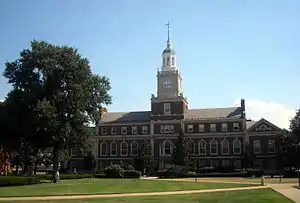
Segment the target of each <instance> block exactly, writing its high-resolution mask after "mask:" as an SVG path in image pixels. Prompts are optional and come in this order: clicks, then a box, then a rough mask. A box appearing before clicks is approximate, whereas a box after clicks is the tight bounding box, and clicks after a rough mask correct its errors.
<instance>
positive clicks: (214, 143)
mask: <svg viewBox="0 0 300 203" xmlns="http://www.w3.org/2000/svg"><path fill="white" fill-rule="evenodd" d="M210 154H211V155H216V154H218V142H217V140H215V139H213V140H211V141H210Z"/></svg>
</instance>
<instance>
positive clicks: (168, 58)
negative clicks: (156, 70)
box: [167, 57, 170, 66]
mask: <svg viewBox="0 0 300 203" xmlns="http://www.w3.org/2000/svg"><path fill="white" fill-rule="evenodd" d="M169 65H170V57H167V66H169Z"/></svg>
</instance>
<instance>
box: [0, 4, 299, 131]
mask: <svg viewBox="0 0 300 203" xmlns="http://www.w3.org/2000/svg"><path fill="white" fill-rule="evenodd" d="M167 21H170V23H171V39H172V42H173V47H174V48H175V50H176V52H177V61H178V64H179V69H180V70H181V72H182V75H183V91H184V95H185V96H187V97H188V100H189V103H190V104H189V108H208V107H225V106H232V105H233V104H234V102H235V101H236V100H237V99H239V98H245V99H246V104H248V103H247V101H249V103H250V104H251V102H252V104H253V106H254V103H255V102H256V104H255V105H258V104H257V103H259V102H261V103H263V104H265V105H266V107H270V105H272V104H275V106H276V105H277V107H278V105H279V106H280V108H279V107H278V108H279V109H281V110H278V108H277V110H276V108H275V109H272V110H269V114H273V117H274V118H271V117H270V116H269V117H270V118H269V119H271V121H272V119H273V120H274V119H276V117H278V116H279V115H278V114H279V113H278V112H276V111H291V110H293V109H295V108H299V103H300V95H299V94H293V92H298V91H299V89H300V68H299V64H300V57H299V56H300V38H299V36H300V23H299V22H300V1H297V0H287V1H281V0H264V1H261V0H244V1H240V0H226V1H224V0H214V1H211V0H198V1H196V0H195V1H180V0H164V1H160V0H152V1H145V0H143V1H138V0H126V1H124V0H112V1H104V0H89V1H79V0H77V1H76V0H64V1H60V0H51V1H50V0H45V1H39V0H28V1H21V0H6V1H5V0H3V1H0V30H1V32H0V33H1V35H0V64H2V65H1V68H0V70H1V72H3V70H4V63H5V61H7V60H14V59H16V58H17V57H18V54H19V51H20V50H21V49H23V48H28V47H29V42H30V41H31V40H33V39H37V40H46V41H48V42H51V43H55V44H59V45H70V46H74V47H76V48H78V50H79V52H80V53H81V54H82V55H83V56H85V57H87V58H88V59H89V60H90V62H91V65H92V69H93V71H94V72H95V73H99V74H102V75H103V74H104V75H107V76H108V77H110V78H111V82H112V91H111V94H112V96H113V105H111V106H109V107H108V109H109V111H129V110H147V109H150V96H151V93H155V92H156V71H157V68H160V67H161V52H162V50H163V49H164V48H165V46H166V39H167V29H166V27H165V23H166V22H167ZM9 90H10V86H9V85H7V84H6V80H5V78H3V77H0V100H1V99H4V98H5V95H6V94H7V92H8V91H9ZM249 108H250V109H251V106H249ZM253 108H256V110H257V108H258V107H253ZM259 108H261V109H262V110H263V111H264V110H265V108H263V107H262V106H260V107H259ZM285 113H287V112H285ZM252 114H257V115H252V116H253V117H255V116H264V115H262V114H263V113H262V111H261V110H260V112H257V113H253V110H252ZM258 114H259V115H258ZM250 115H251V113H250ZM267 117H268V116H267ZM279 117H280V116H279ZM277 119H278V118H277ZM284 119H285V120H286V119H288V118H284ZM276 122H279V121H276ZM279 125H280V124H279Z"/></svg>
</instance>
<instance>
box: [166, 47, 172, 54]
mask: <svg viewBox="0 0 300 203" xmlns="http://www.w3.org/2000/svg"><path fill="white" fill-rule="evenodd" d="M165 53H171V54H175V50H174V49H172V48H171V47H167V48H165V49H164V51H163V54H165Z"/></svg>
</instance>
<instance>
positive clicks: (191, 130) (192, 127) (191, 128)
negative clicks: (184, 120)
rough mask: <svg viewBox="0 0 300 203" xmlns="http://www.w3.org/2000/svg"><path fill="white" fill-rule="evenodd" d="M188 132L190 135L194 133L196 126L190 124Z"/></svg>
mask: <svg viewBox="0 0 300 203" xmlns="http://www.w3.org/2000/svg"><path fill="white" fill-rule="evenodd" d="M187 131H188V133H192V132H194V125H193V124H188V126H187Z"/></svg>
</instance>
